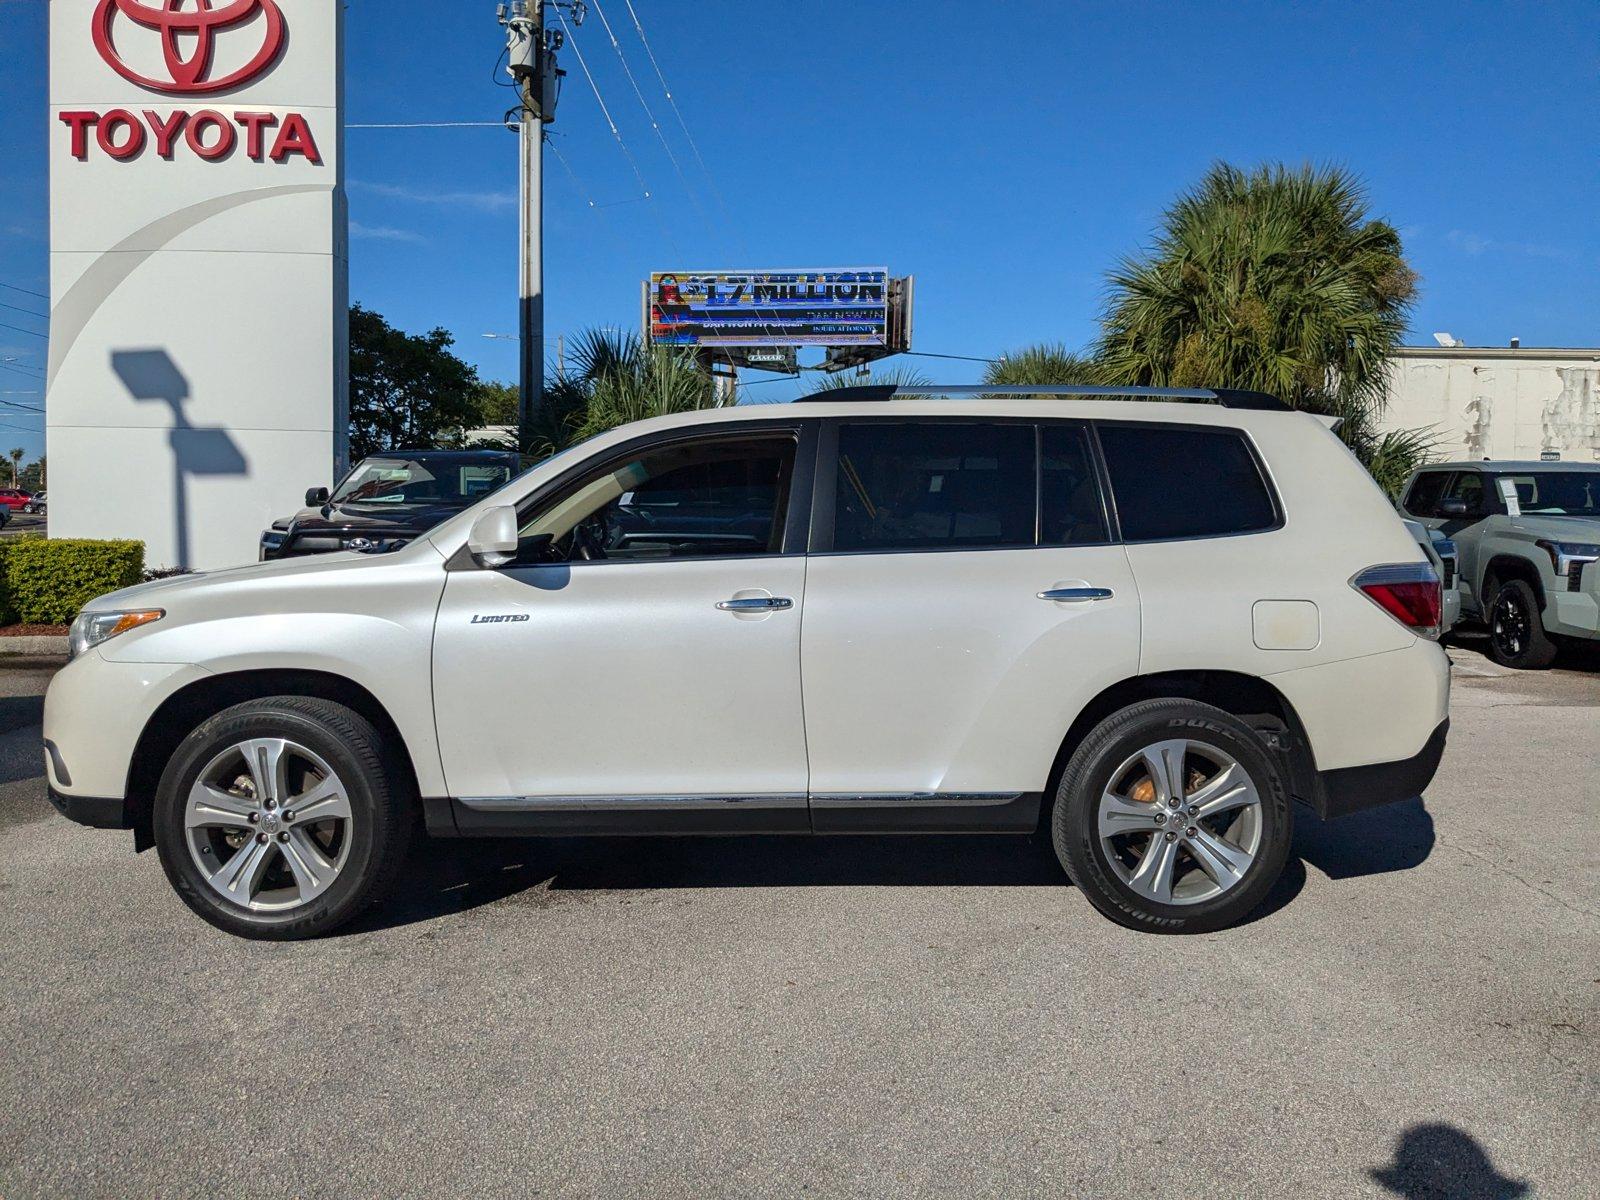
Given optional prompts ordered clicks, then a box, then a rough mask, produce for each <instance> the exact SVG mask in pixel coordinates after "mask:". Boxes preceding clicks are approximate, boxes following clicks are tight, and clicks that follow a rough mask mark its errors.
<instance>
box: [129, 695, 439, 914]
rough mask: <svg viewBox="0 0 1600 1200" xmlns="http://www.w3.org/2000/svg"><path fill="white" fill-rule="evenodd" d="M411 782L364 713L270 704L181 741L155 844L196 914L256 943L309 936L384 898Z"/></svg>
mask: <svg viewBox="0 0 1600 1200" xmlns="http://www.w3.org/2000/svg"><path fill="white" fill-rule="evenodd" d="M403 779H404V776H403V775H402V773H401V772H400V771H398V770H397V769H396V767H395V764H394V763H393V762H392V760H391V758H390V756H389V755H388V754H387V753H386V752H385V749H384V745H383V740H382V738H381V737H380V736H379V734H378V732H377V730H375V729H374V728H373V727H372V725H371V723H370V722H368V721H367V720H366V719H365V718H364V717H362V716H361V715H360V714H359V713H356V712H354V711H352V710H350V709H348V708H346V707H344V706H343V705H340V704H335V703H332V702H330V701H327V700H316V699H310V698H307V697H300V696H276V697H272V698H270V699H266V700H253V701H250V702H248V703H245V704H239V705H235V706H234V707H233V708H229V709H225V710H224V711H223V712H221V713H218V714H217V715H216V716H214V717H212V718H210V719H209V720H207V721H205V722H204V723H203V724H201V725H200V726H199V728H197V729H195V730H194V731H193V732H192V733H190V734H189V736H188V737H187V738H185V739H184V741H183V743H182V744H181V745H180V746H179V747H178V750H177V752H176V753H175V754H174V755H173V757H172V760H171V761H170V762H169V763H168V764H167V769H166V771H165V772H164V773H163V774H162V777H161V783H160V785H159V787H158V789H157V792H156V801H155V812H154V817H155V836H156V849H157V851H158V852H159V854H160V857H161V865H162V867H163V868H164V869H165V870H166V873H167V878H168V879H169V880H170V881H171V883H172V886H173V887H174V888H175V889H176V890H177V892H178V895H179V896H181V897H182V898H183V900H184V902H185V903H186V904H188V905H189V907H190V908H192V909H194V911H195V912H196V913H198V914H199V915H200V916H202V917H204V918H205V919H206V920H207V921H210V922H211V923H212V924H213V925H215V926H217V927H218V928H219V929H225V930H227V931H228V932H229V933H236V934H239V935H241V936H244V937H251V938H275V939H291V938H303V937H312V936H315V935H317V934H322V933H327V932H328V931H329V930H332V929H335V928H337V927H338V926H340V925H342V924H344V923H345V922H346V921H349V920H350V919H351V918H352V917H354V916H355V915H356V914H358V913H359V912H361V911H362V910H363V909H365V908H366V907H368V906H369V905H371V904H373V903H376V902H377V901H378V900H379V899H381V898H382V897H383V895H384V894H385V893H386V892H387V891H388V890H389V888H390V887H391V886H392V884H393V882H394V878H395V876H396V874H397V873H398V871H399V867H400V865H401V863H402V862H403V861H404V859H405V854H406V850H407V847H408V845H409V843H410V837H411V826H412V823H411V819H410V809H411V805H410V802H409V795H408V792H407V789H406V787H405V786H404V784H403Z"/></svg>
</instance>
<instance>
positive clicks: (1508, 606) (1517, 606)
mask: <svg viewBox="0 0 1600 1200" xmlns="http://www.w3.org/2000/svg"><path fill="white" fill-rule="evenodd" d="M1489 657H1490V658H1492V659H1494V661H1495V662H1497V663H1499V664H1500V665H1501V666H1502V667H1515V668H1517V669H1518V670H1524V671H1528V670H1538V669H1539V668H1540V667H1548V666H1549V665H1550V664H1551V663H1553V662H1554V661H1555V659H1556V644H1555V643H1554V642H1553V641H1551V640H1550V635H1549V634H1547V633H1546V632H1545V631H1544V619H1543V618H1542V617H1541V616H1540V606H1539V595H1538V593H1537V592H1535V591H1534V590H1533V588H1532V587H1530V586H1529V585H1528V583H1527V582H1526V581H1524V580H1521V579H1513V580H1510V581H1509V582H1507V583H1505V584H1504V585H1502V586H1501V588H1500V590H1499V591H1498V592H1496V593H1495V597H1494V603H1493V604H1492V605H1490V608H1489Z"/></svg>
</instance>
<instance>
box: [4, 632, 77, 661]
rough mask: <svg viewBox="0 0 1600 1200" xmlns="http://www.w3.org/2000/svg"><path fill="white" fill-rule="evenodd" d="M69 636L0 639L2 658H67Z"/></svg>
mask: <svg viewBox="0 0 1600 1200" xmlns="http://www.w3.org/2000/svg"><path fill="white" fill-rule="evenodd" d="M66 656H67V635H66V634H64V633H31V634H27V635H25V636H22V637H6V638H0V658H65V657H66Z"/></svg>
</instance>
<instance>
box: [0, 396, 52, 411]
mask: <svg viewBox="0 0 1600 1200" xmlns="http://www.w3.org/2000/svg"><path fill="white" fill-rule="evenodd" d="M21 394H22V393H20V392H19V393H18V395H21ZM32 394H33V395H37V394H38V393H37V392H35V393H32ZM0 404H5V405H9V406H10V407H12V408H25V409H27V410H28V411H29V412H36V413H42V412H43V411H44V409H42V408H40V407H39V406H38V405H37V404H23V403H22V402H21V401H18V400H0Z"/></svg>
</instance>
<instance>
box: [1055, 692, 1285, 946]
mask: <svg viewBox="0 0 1600 1200" xmlns="http://www.w3.org/2000/svg"><path fill="white" fill-rule="evenodd" d="M1176 738H1186V739H1188V740H1189V741H1192V742H1197V743H1200V744H1201V745H1211V746H1213V747H1215V748H1216V749H1218V750H1222V751H1225V752H1226V753H1227V754H1229V755H1230V756H1231V757H1233V758H1234V759H1235V760H1236V761H1237V762H1238V763H1239V764H1240V765H1241V766H1242V767H1244V769H1245V770H1246V771H1247V772H1248V773H1249V775H1250V778H1251V781H1252V782H1253V783H1254V784H1255V786H1256V791H1257V794H1258V795H1259V796H1260V797H1261V821H1262V829H1261V843H1260V846H1259V847H1258V848H1257V850H1256V856H1255V861H1254V862H1253V863H1252V864H1251V866H1250V869H1249V871H1248V872H1247V873H1246V876H1245V878H1244V879H1243V880H1242V881H1241V882H1239V883H1237V884H1235V885H1234V886H1233V887H1231V888H1229V889H1228V890H1227V891H1226V892H1223V893H1221V894H1220V895H1217V896H1214V897H1212V898H1210V899H1208V900H1202V901H1199V902H1197V903H1194V904H1157V903H1155V902H1153V901H1151V900H1147V899H1145V898H1144V897H1142V896H1140V895H1139V894H1138V893H1137V892H1135V891H1134V890H1133V889H1132V888H1130V887H1129V886H1128V885H1127V884H1126V883H1124V882H1123V881H1122V879H1121V878H1120V877H1119V876H1118V875H1117V873H1116V871H1115V869H1114V868H1113V867H1112V865H1111V863H1110V861H1109V859H1108V858H1107V855H1106V852H1105V848H1104V847H1103V846H1102V845H1101V843H1100V836H1099V800H1100V796H1101V795H1102V794H1103V793H1104V792H1105V790H1106V788H1107V787H1108V786H1109V785H1110V783H1111V776H1112V772H1114V771H1115V770H1116V769H1117V768H1118V767H1119V766H1121V765H1122V764H1123V763H1124V762H1126V761H1127V760H1128V759H1129V758H1130V757H1132V756H1133V755H1134V754H1136V753H1137V752H1138V751H1140V750H1141V749H1143V748H1144V747H1146V746H1148V745H1151V744H1152V743H1154V742H1159V741H1166V740H1170V739H1176ZM1052 834H1053V836H1054V840H1055V845H1056V851H1057V854H1058V855H1059V856H1060V857H1061V859H1062V861H1063V863H1064V864H1065V865H1066V866H1067V870H1068V873H1069V874H1070V875H1071V876H1072V878H1073V880H1074V881H1075V882H1076V883H1078V885H1079V887H1080V888H1081V889H1082V890H1083V891H1084V893H1085V895H1086V896H1088V898H1089V900H1090V902H1091V903H1093V904H1094V905H1095V907H1096V908H1098V909H1100V911H1101V912H1103V913H1105V914H1106V915H1107V916H1109V917H1111V918H1112V919H1113V920H1116V921H1118V922H1120V923H1121V924H1124V925H1130V926H1132V927H1134V928H1139V929H1148V930H1155V931H1160V932H1167V933H1202V932H1209V931H1211V930H1215V929H1219V928H1223V927H1225V926H1227V925H1231V924H1233V923H1235V922H1236V921H1238V920H1241V919H1242V918H1244V917H1245V916H1247V915H1248V914H1249V913H1250V912H1251V911H1252V910H1253V909H1255V907H1256V906H1257V905H1258V904H1260V903H1261V901H1262V899H1263V898H1264V897H1265V896H1266V894H1267V892H1268V891H1269V890H1271V888H1272V885H1273V884H1274V883H1276V882H1277V880H1278V877H1279V876H1280V875H1281V874H1282V871H1283V865H1284V863H1285V862H1286V861H1287V859H1288V856H1289V849H1290V844H1291V842H1292V840H1293V836H1294V819H1293V812H1292V809H1291V802H1290V798H1289V794H1288V790H1287V788H1286V786H1285V784H1284V780H1283V773H1282V770H1281V769H1280V767H1279V765H1278V764H1277V763H1276V762H1275V761H1274V760H1273V758H1272V756H1271V754H1270V753H1269V752H1268V751H1267V749H1266V747H1264V746H1263V745H1262V744H1261V742H1260V740H1259V739H1258V738H1257V737H1256V735H1255V734H1254V733H1253V732H1252V731H1251V730H1250V728H1249V727H1248V726H1246V725H1245V724H1244V723H1243V722H1242V721H1240V720H1239V719H1238V718H1237V717H1234V716H1232V715H1231V714H1229V713H1226V712H1224V711H1223V710H1222V709H1219V708H1214V707H1212V706H1211V705H1208V704H1201V703H1199V702H1195V701H1151V702H1147V703H1145V704H1140V705H1135V706H1133V707H1132V708H1129V709H1124V710H1123V711H1122V712H1120V713H1116V714H1113V715H1112V716H1111V717H1109V718H1107V719H1106V720H1105V721H1104V722H1102V723H1101V725H1099V726H1098V727H1096V729H1095V730H1094V731H1093V732H1092V733H1091V734H1090V735H1089V737H1088V738H1086V739H1085V740H1084V742H1083V744H1082V745H1081V746H1080V747H1079V748H1078V751H1077V753H1075V754H1074V755H1073V758H1072V760H1071V761H1070V762H1069V764H1068V768H1067V770H1066V771H1065V772H1063V775H1062V780H1061V787H1060V790H1059V791H1058V794H1057V798H1056V817H1055V821H1054V827H1053V829H1052Z"/></svg>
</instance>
